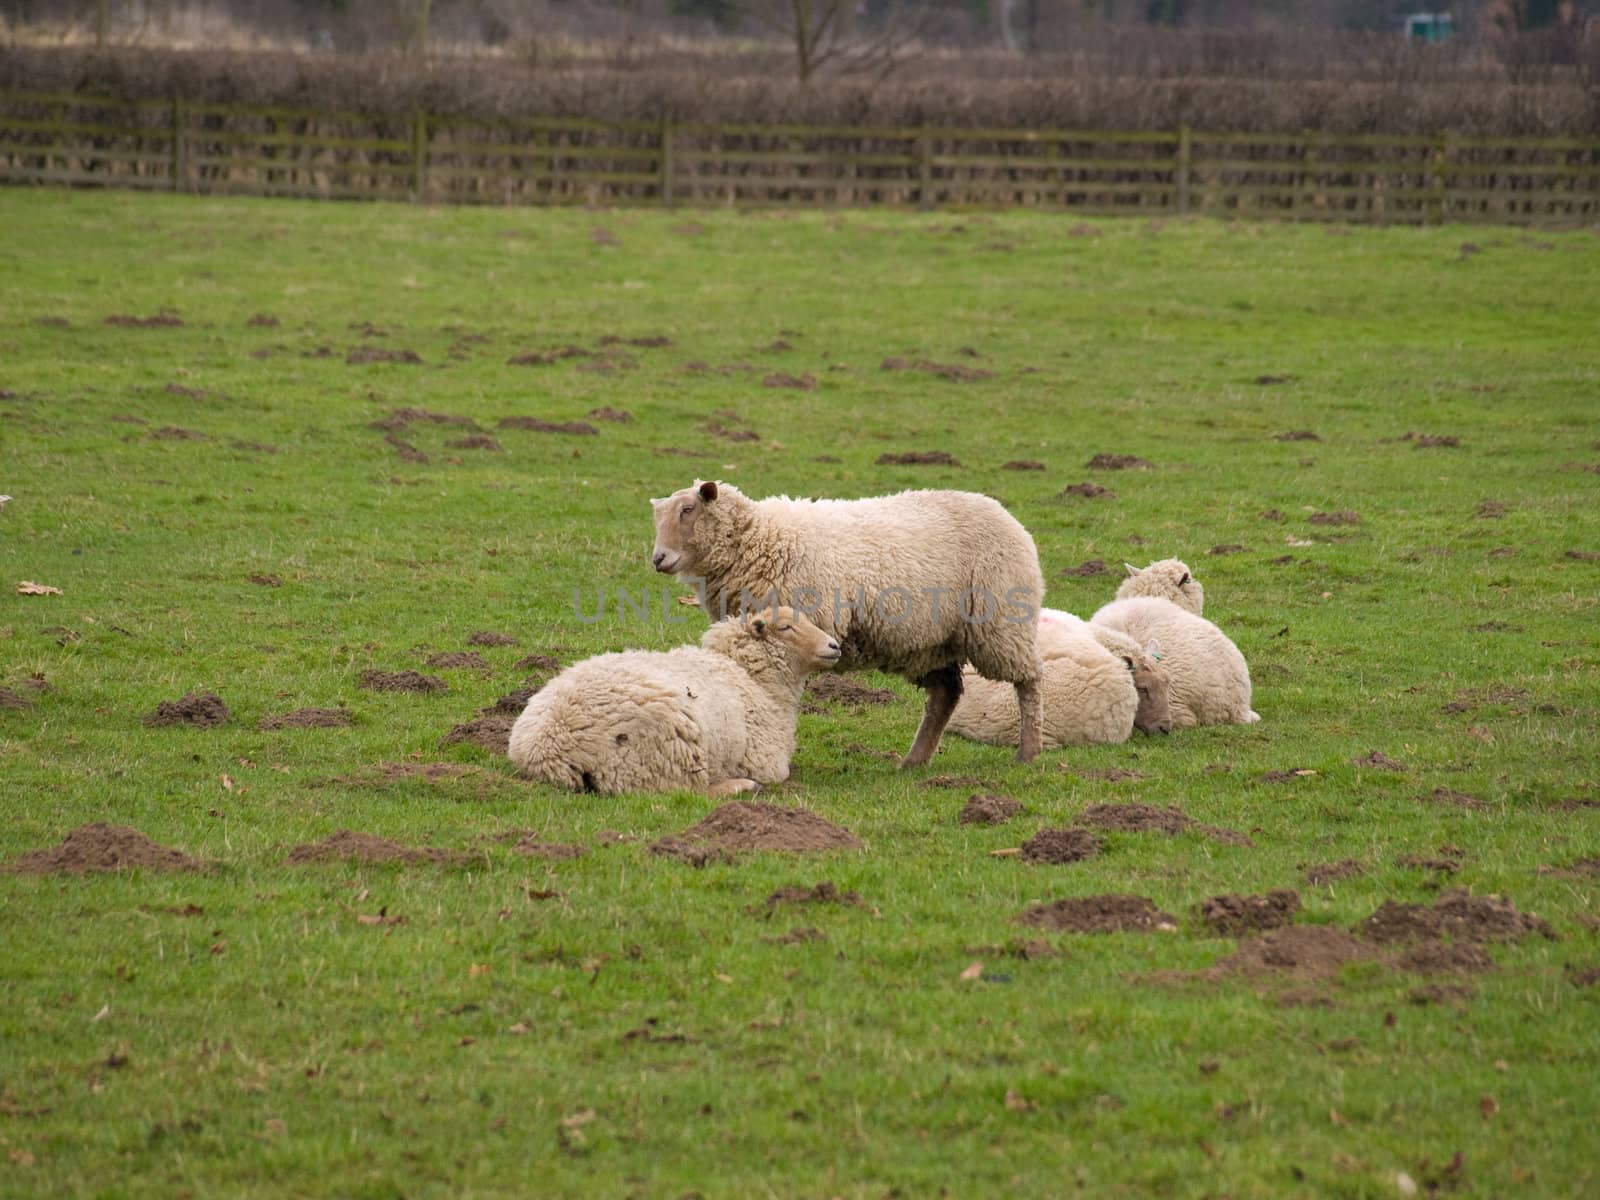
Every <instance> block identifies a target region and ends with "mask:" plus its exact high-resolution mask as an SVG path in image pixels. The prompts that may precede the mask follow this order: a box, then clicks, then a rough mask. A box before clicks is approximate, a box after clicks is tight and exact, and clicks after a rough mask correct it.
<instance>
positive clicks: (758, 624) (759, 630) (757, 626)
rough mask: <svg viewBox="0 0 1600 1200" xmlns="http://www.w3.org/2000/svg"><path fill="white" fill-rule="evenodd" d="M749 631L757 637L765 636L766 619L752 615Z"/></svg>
mask: <svg viewBox="0 0 1600 1200" xmlns="http://www.w3.org/2000/svg"><path fill="white" fill-rule="evenodd" d="M750 632H751V633H753V634H755V635H756V636H757V637H766V636H767V619H766V618H765V617H752V618H751V619H750Z"/></svg>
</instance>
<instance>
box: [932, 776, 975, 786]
mask: <svg viewBox="0 0 1600 1200" xmlns="http://www.w3.org/2000/svg"><path fill="white" fill-rule="evenodd" d="M920 786H922V787H925V788H981V787H982V786H983V780H981V779H979V778H978V777H977V776H976V775H930V776H928V778H926V779H924V780H923V781H922V783H921V785H920Z"/></svg>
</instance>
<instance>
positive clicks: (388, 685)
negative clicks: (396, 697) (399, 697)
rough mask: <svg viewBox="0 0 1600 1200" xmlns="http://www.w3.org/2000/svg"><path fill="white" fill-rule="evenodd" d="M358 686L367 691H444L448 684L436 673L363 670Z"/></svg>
mask: <svg viewBox="0 0 1600 1200" xmlns="http://www.w3.org/2000/svg"><path fill="white" fill-rule="evenodd" d="M360 686H361V687H364V688H366V689H367V690H368V691H369V692H444V691H449V689H450V685H449V684H448V683H446V682H445V681H444V680H442V679H440V678H439V677H438V676H437V675H423V674H421V673H420V672H418V671H376V670H373V671H363V672H361V679H360Z"/></svg>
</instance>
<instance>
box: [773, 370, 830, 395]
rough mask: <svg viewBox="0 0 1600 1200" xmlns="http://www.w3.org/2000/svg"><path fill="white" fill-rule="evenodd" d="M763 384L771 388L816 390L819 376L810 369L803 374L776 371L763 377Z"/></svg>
mask: <svg viewBox="0 0 1600 1200" xmlns="http://www.w3.org/2000/svg"><path fill="white" fill-rule="evenodd" d="M761 386H762V387H769V388H790V389H793V390H794V391H799V392H814V391H816V390H817V377H816V376H815V375H813V374H812V373H811V372H810V371H807V372H805V373H804V374H803V375H791V374H789V372H787V371H774V372H772V373H771V374H770V375H764V376H762V378H761Z"/></svg>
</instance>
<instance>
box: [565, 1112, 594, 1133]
mask: <svg viewBox="0 0 1600 1200" xmlns="http://www.w3.org/2000/svg"><path fill="white" fill-rule="evenodd" d="M594 1117H595V1112H594V1109H592V1108H580V1109H579V1110H578V1111H577V1112H575V1113H569V1114H568V1115H567V1116H564V1117H562V1118H561V1124H562V1125H563V1126H564V1127H565V1128H567V1129H576V1128H578V1127H579V1126H580V1125H587V1124H588V1123H589V1122H590V1121H592V1120H594Z"/></svg>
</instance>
